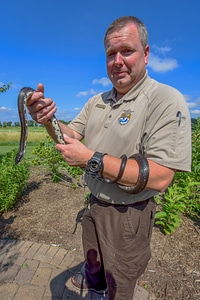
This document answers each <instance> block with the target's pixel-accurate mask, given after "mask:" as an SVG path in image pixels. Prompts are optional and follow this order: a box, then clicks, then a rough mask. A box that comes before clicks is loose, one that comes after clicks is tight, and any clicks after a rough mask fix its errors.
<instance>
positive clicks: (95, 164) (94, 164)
mask: <svg viewBox="0 0 200 300" xmlns="http://www.w3.org/2000/svg"><path fill="white" fill-rule="evenodd" d="M89 168H90V171H91V172H94V173H96V172H99V171H100V169H101V164H99V163H98V162H97V161H91V163H90V164H89Z"/></svg>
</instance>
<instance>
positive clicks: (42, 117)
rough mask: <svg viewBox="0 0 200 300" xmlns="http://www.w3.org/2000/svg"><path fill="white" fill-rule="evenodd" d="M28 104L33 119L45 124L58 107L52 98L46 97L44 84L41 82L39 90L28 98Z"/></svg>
mask: <svg viewBox="0 0 200 300" xmlns="http://www.w3.org/2000/svg"><path fill="white" fill-rule="evenodd" d="M26 106H27V109H28V112H29V114H30V115H31V117H32V119H33V120H35V121H36V122H37V123H40V124H44V125H45V124H47V123H48V121H49V119H50V118H51V117H52V116H53V115H54V113H55V112H56V109H57V108H56V104H55V102H53V100H52V99H51V98H44V86H43V84H41V83H39V84H38V87H37V91H36V92H34V93H33V94H32V96H31V97H30V98H29V99H28V100H27V103H26Z"/></svg>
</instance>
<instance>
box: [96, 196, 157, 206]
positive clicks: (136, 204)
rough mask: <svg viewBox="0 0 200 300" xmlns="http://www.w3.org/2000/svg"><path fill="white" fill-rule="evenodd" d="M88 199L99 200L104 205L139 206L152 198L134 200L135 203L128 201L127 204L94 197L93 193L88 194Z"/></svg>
mask: <svg viewBox="0 0 200 300" xmlns="http://www.w3.org/2000/svg"><path fill="white" fill-rule="evenodd" d="M90 199H91V200H93V201H97V202H100V203H102V204H104V205H113V206H119V205H121V206H139V205H142V206H143V205H144V206H146V205H147V203H148V202H149V201H150V200H152V199H153V197H151V198H149V199H146V200H142V201H138V202H135V203H128V204H122V203H111V202H107V201H103V200H101V199H98V198H97V197H95V196H94V195H93V194H91V195H90Z"/></svg>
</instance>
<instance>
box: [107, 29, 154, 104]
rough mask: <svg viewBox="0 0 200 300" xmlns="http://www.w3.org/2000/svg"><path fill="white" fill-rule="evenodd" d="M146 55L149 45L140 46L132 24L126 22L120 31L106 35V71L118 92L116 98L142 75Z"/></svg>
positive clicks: (136, 31)
mask: <svg viewBox="0 0 200 300" xmlns="http://www.w3.org/2000/svg"><path fill="white" fill-rule="evenodd" d="M148 55H149V46H148V45H147V46H146V47H145V49H144V48H143V47H142V44H141V42H140V39H139V35H138V30H137V27H136V26H135V25H134V24H128V25H127V26H126V27H124V28H122V29H121V30H120V31H115V32H113V33H111V34H108V35H107V38H106V64H107V72H108V76H109V78H110V80H111V82H112V84H113V86H114V87H115V88H116V90H117V92H118V98H120V97H121V96H122V95H124V94H126V93H127V92H128V91H129V90H130V89H131V88H132V87H133V86H135V85H136V84H137V83H138V81H140V79H141V78H142V77H143V76H144V74H145V72H146V64H147V63H148Z"/></svg>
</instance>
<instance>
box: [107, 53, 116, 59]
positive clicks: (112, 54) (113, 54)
mask: <svg viewBox="0 0 200 300" xmlns="http://www.w3.org/2000/svg"><path fill="white" fill-rule="evenodd" d="M115 55H116V53H114V52H109V53H107V55H106V56H107V57H108V58H113V57H115Z"/></svg>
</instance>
